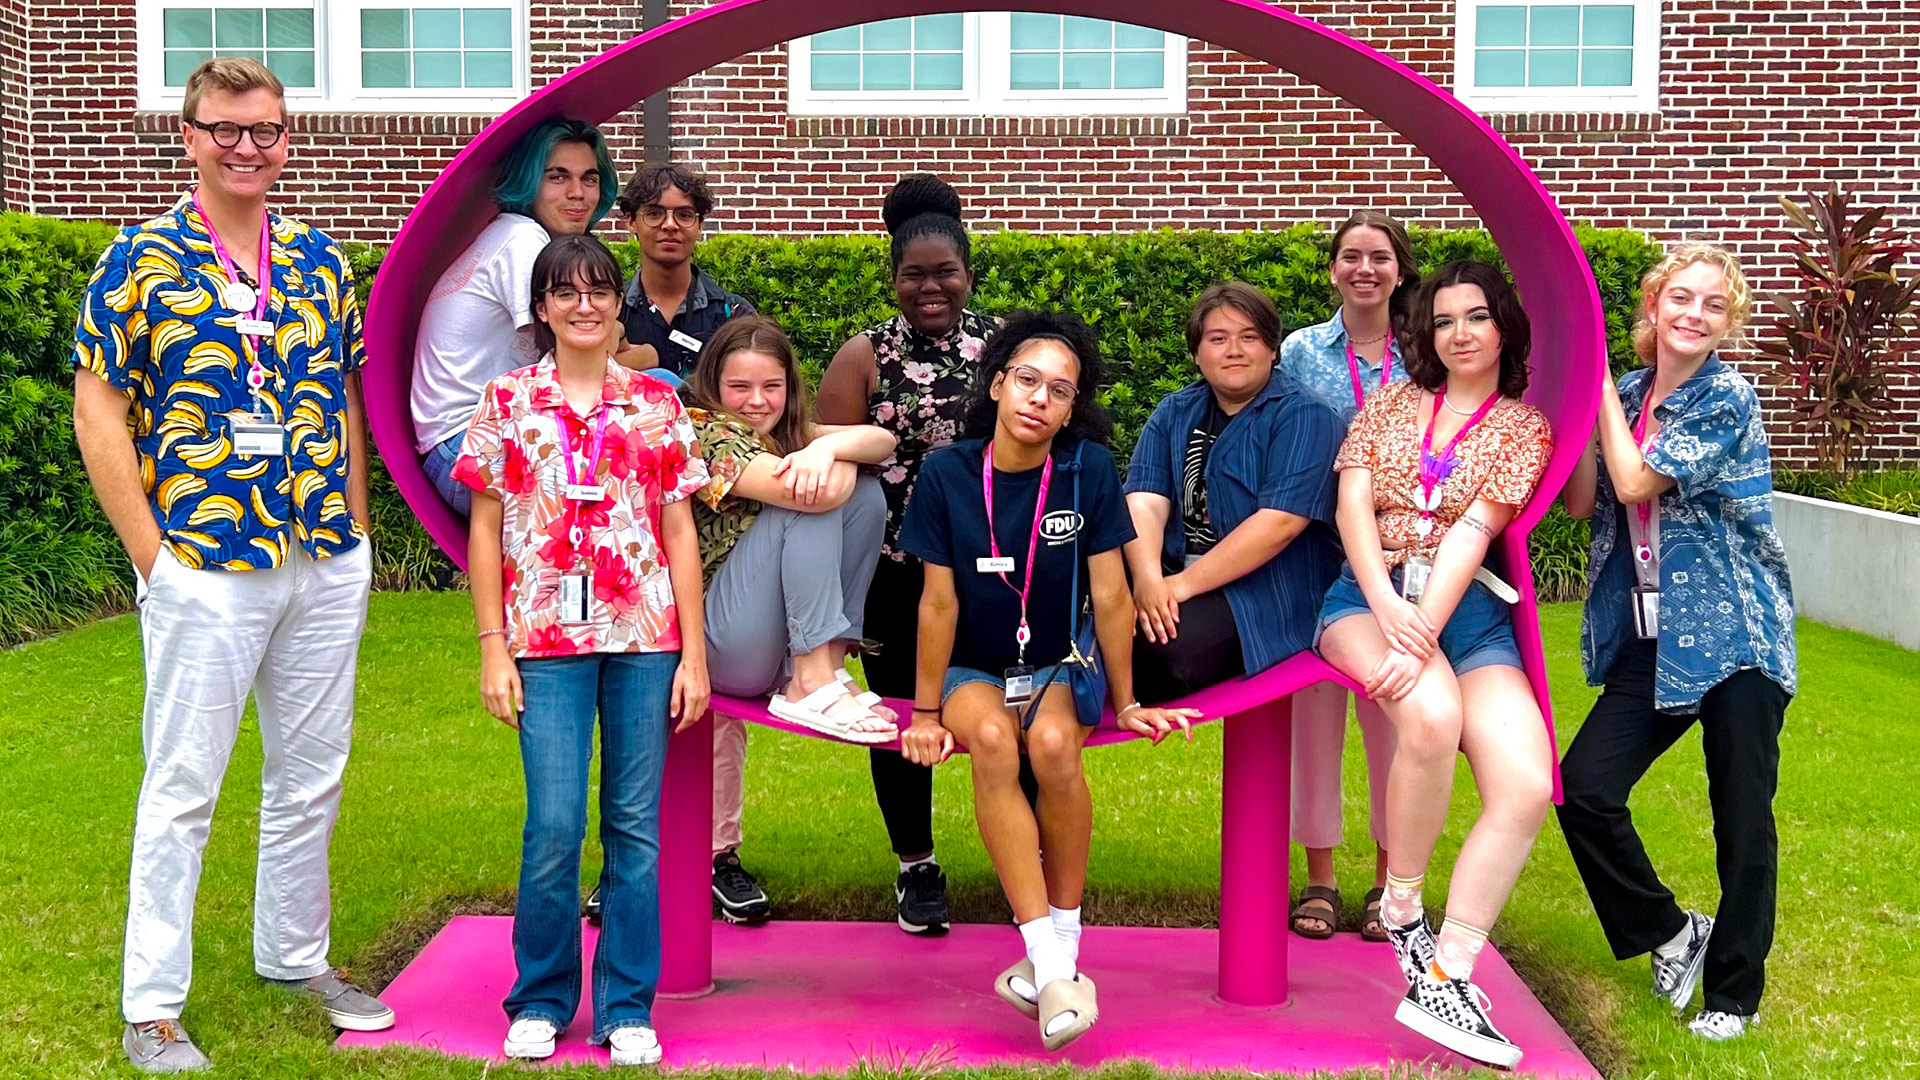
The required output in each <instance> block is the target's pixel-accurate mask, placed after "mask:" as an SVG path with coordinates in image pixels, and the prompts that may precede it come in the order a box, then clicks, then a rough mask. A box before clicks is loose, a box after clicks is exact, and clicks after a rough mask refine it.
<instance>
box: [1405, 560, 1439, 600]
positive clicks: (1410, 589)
mask: <svg viewBox="0 0 1920 1080" xmlns="http://www.w3.org/2000/svg"><path fill="white" fill-rule="evenodd" d="M1431 577H1433V560H1432V559H1429V558H1427V557H1426V556H1425V555H1409V556H1407V561H1406V562H1403V563H1401V564H1400V596H1401V598H1402V599H1404V600H1406V601H1407V603H1409V604H1417V603H1419V602H1420V598H1421V597H1422V596H1425V595H1426V594H1427V580H1428V579H1429V578H1431Z"/></svg>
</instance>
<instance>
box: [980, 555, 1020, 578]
mask: <svg viewBox="0 0 1920 1080" xmlns="http://www.w3.org/2000/svg"><path fill="white" fill-rule="evenodd" d="M973 568H974V569H975V570H977V571H979V572H980V573H982V574H1011V573H1013V556H1011V555H1002V556H1000V557H999V558H997V559H989V558H987V557H986V556H984V555H982V556H981V557H980V558H978V559H975V560H973Z"/></svg>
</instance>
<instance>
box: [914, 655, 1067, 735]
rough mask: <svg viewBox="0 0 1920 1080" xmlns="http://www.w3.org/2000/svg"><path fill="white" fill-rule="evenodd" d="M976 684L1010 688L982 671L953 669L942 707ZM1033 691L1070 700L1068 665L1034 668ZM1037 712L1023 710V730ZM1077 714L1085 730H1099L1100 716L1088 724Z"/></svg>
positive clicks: (948, 679)
mask: <svg viewBox="0 0 1920 1080" xmlns="http://www.w3.org/2000/svg"><path fill="white" fill-rule="evenodd" d="M1048 680H1052V685H1051V686H1048V685H1047V684H1048ZM975 682H983V683H991V684H992V685H993V686H994V687H995V688H997V689H1000V690H1005V689H1006V688H1007V680H1006V679H1004V678H1001V677H1000V676H998V675H990V674H988V673H986V672H984V671H981V670H980V669H979V668H970V667H959V666H955V667H950V668H948V669H947V678H946V682H945V683H944V684H943V685H942V686H941V687H940V704H942V705H945V704H946V703H947V699H948V698H950V697H952V696H953V692H954V691H955V690H958V689H960V688H961V687H963V686H965V685H967V684H968V683H975ZM1042 687H1046V689H1045V690H1044V691H1043V690H1042V689H1041V688H1042ZM1033 689H1034V692H1035V693H1048V694H1067V695H1069V696H1071V695H1072V694H1073V684H1072V683H1071V682H1070V681H1069V680H1068V677H1067V666H1066V665H1065V664H1048V665H1047V666H1046V667H1041V668H1034V669H1033ZM1035 711H1036V710H1030V709H1025V708H1023V709H1021V710H1020V712H1021V716H1020V727H1021V728H1022V729H1023V730H1024V729H1025V728H1028V727H1031V726H1032V725H1033V717H1034V713H1035ZM1074 712H1075V717H1074V718H1075V719H1077V720H1079V721H1080V724H1081V726H1082V727H1098V726H1099V724H1100V718H1099V717H1098V716H1096V717H1094V718H1093V720H1092V721H1091V722H1089V721H1088V720H1087V718H1086V717H1084V716H1080V715H1078V713H1079V710H1078V709H1076V710H1074Z"/></svg>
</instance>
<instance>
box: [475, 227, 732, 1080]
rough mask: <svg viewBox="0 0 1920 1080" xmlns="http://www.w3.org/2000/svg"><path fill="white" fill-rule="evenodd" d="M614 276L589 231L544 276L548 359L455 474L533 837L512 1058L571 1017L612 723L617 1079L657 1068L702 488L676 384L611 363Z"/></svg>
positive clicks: (488, 693) (481, 415)
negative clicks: (673, 735)
mask: <svg viewBox="0 0 1920 1080" xmlns="http://www.w3.org/2000/svg"><path fill="white" fill-rule="evenodd" d="M620 284H621V283H620V268H619V265H618V264H617V263H615V262H614V260H613V255H612V253H610V252H608V251H607V249H606V248H605V247H604V246H602V245H601V243H600V241H598V240H595V239H594V238H592V237H590V236H568V237H563V238H561V239H559V240H555V241H554V242H553V243H551V244H548V245H547V247H546V249H545V250H543V251H542V252H541V253H540V255H539V257H538V258H536V259H535V260H534V263H533V284H532V287H533V304H532V306H533V315H534V341H535V344H536V345H538V346H539V348H540V350H541V351H542V352H543V353H545V354H546V356H545V359H543V360H541V361H540V362H539V363H538V364H535V365H534V366H532V367H527V368H521V369H519V370H517V371H512V372H508V373H507V374H505V375H502V376H501V377H499V378H497V379H495V380H493V381H492V382H491V383H489V384H487V389H486V394H485V396H484V397H483V398H482V399H481V403H480V410H479V412H478V413H476V414H475V415H474V418H473V421H472V424H471V425H470V426H469V427H468V429H467V437H466V443H465V445H464V446H463V447H462V448H461V452H460V457H459V460H458V461H457V462H456V463H455V465H454V473H453V475H454V477H455V478H456V479H458V480H460V481H461V482H462V483H465V484H466V485H467V486H468V487H470V488H472V489H473V490H474V493H475V497H474V500H473V517H472V529H471V533H470V536H469V542H468V548H467V558H468V574H469V577H470V580H471V582H472V587H473V609H474V614H475V616H476V618H477V620H478V622H479V625H480V634H479V637H480V693H481V698H482V699H483V700H484V701H485V702H486V706H487V711H488V712H490V713H492V714H493V715H494V716H495V717H497V718H498V719H499V720H501V721H502V722H504V723H505V724H507V725H508V726H509V727H513V728H516V729H518V731H519V735H520V758H521V763H522V765H523V767H524V768H525V770H526V784H527V824H526V829H525V832H524V834H523V841H522V847H521V856H520V894H519V902H518V903H517V904H515V906H514V915H513V953H514V963H515V965H516V967H517V969H518V972H519V976H518V978H517V979H516V980H515V982H514V986H513V990H512V992H511V993H509V994H508V995H507V999H506V1002H505V1007H506V1012H507V1016H508V1018H509V1020H510V1026H509V1027H508V1030H507V1038H506V1046H505V1052H506V1054H507V1056H508V1057H519V1058H543V1057H547V1056H549V1055H550V1054H552V1053H553V1045H554V1038H555V1037H556V1035H558V1033H559V1032H560V1030H561V1029H563V1028H565V1027H566V1025H567V1022H568V1021H569V1020H571V1019H573V1015H574V1011H575V1009H576V1007H577V1006H578V1005H579V1003H580V986H581V977H580V976H581V971H580V967H581V962H580V841H581V836H582V835H583V834H584V833H585V831H586V824H587V779H588V778H587V767H588V764H589V763H590V762H591V760H592V757H593V729H594V719H595V715H596V714H598V717H599V724H600V748H601V758H600V840H601V844H602V845H603V847H604V848H605V850H606V870H605V872H604V873H603V874H602V876H601V885H602V892H603V895H604V905H605V913H606V914H605V922H604V926H603V928H602V930H601V932H600V944H599V948H598V949H597V950H596V952H595V954H594V960H593V986H594V994H593V1033H592V1039H593V1041H594V1042H596V1043H604V1044H606V1045H607V1047H608V1048H609V1051H610V1053H611V1055H612V1059H613V1063H614V1064H616V1065H641V1064H652V1063H654V1062H658V1061H659V1060H660V1042H659V1040H658V1039H657V1038H656V1037H655V1036H654V1032H653V1019H652V1009H653V996H654V989H655V987H656V985H657V984H658V982H659V975H660V903H659V890H658V886H657V884H656V882H655V868H656V866H657V864H658V861H659V850H660V842H659V802H660V800H659V790H660V781H661V776H662V770H663V767H664V765H665V763H666V752H667V734H668V724H669V719H668V717H669V714H671V715H672V716H673V717H677V718H678V719H679V722H680V723H679V727H680V728H681V729H684V728H686V727H689V726H691V725H692V724H694V723H695V722H697V721H698V720H699V719H700V718H701V716H702V715H703V714H704V713H705V712H706V708H707V693H708V691H707V665H706V644H705V639H704V632H703V626H702V606H701V598H700V551H699V547H698V545H697V542H696V540H695V537H694V523H693V512H692V508H691V506H690V504H689V503H688V502H687V501H686V500H687V498H688V496H690V495H692V494H693V493H694V492H696V491H698V490H699V489H700V488H701V486H702V485H704V484H705V483H706V480H707V472H706V468H705V467H704V465H703V464H702V463H701V461H700V459H699V458H698V457H697V456H695V455H694V453H693V425H692V424H691V423H689V422H688V420H687V415H686V412H685V410H683V409H682V408H681V407H680V402H679V400H678V399H676V398H675V397H674V395H673V392H672V391H671V390H670V389H669V388H668V387H667V386H666V384H665V383H662V382H660V381H659V380H657V379H654V378H652V377H651V376H648V375H643V374H641V373H639V372H635V371H630V370H628V369H626V368H624V367H621V366H620V365H619V364H617V363H615V362H614V361H613V359H612V357H613V351H614V347H615V345H617V344H618V343H619V340H620V321H619V313H620V295H621V288H620Z"/></svg>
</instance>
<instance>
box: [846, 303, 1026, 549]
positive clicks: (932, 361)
mask: <svg viewBox="0 0 1920 1080" xmlns="http://www.w3.org/2000/svg"><path fill="white" fill-rule="evenodd" d="M999 328H1000V323H999V321H998V320H996V319H994V318H991V317H990V316H986V315H982V314H980V313H978V312H976V311H971V310H967V311H962V312H961V313H960V321H959V322H958V323H956V324H954V327H953V329H952V330H949V331H947V333H946V334H945V335H943V336H941V337H937V338H935V337H929V336H927V335H926V334H923V333H921V332H920V331H918V330H915V329H914V328H913V327H912V326H910V325H909V324H908V323H907V317H906V316H904V315H895V316H894V317H893V318H891V319H888V320H887V321H886V322H883V323H881V324H880V325H878V326H876V327H874V328H872V329H871V330H868V331H867V340H869V341H871V342H872V343H873V369H874V386H873V396H872V397H870V398H868V399H867V414H868V415H869V416H871V417H872V418H873V423H874V424H876V425H878V426H880V427H883V428H886V429H887V430H888V431H891V432H893V433H894V434H895V435H897V436H899V437H900V445H898V446H897V447H895V448H894V451H893V455H892V456H891V457H889V458H887V460H885V461H883V462H881V463H880V465H879V470H880V488H881V490H882V491H884V492H885V493H886V496H887V535H886V540H885V541H884V542H883V543H882V544H881V546H880V552H881V554H882V555H884V556H886V557H887V558H889V559H892V560H893V561H894V562H905V561H906V558H907V556H906V553H905V552H902V551H899V550H897V549H896V547H895V544H896V542H897V541H898V540H899V538H900V521H901V519H902V518H903V517H905V515H906V512H907V499H908V498H909V497H910V496H911V495H912V493H913V481H914V478H915V477H917V476H919V475H920V462H921V461H922V460H923V459H925V458H926V456H927V455H928V454H931V453H933V452H934V451H935V450H938V449H940V448H941V447H943V446H946V445H947V444H948V443H951V442H953V441H954V440H955V439H957V438H959V437H960V425H961V423H962V422H963V421H964V420H965V413H966V408H967V403H968V401H969V400H970V398H971V397H972V394H973V377H974V373H975V372H976V371H977V370H978V369H979V364H980V351H981V350H982V349H983V348H985V347H986V344H987V339H988V338H989V337H992V336H993V333H994V331H996V330H998V329H999Z"/></svg>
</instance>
